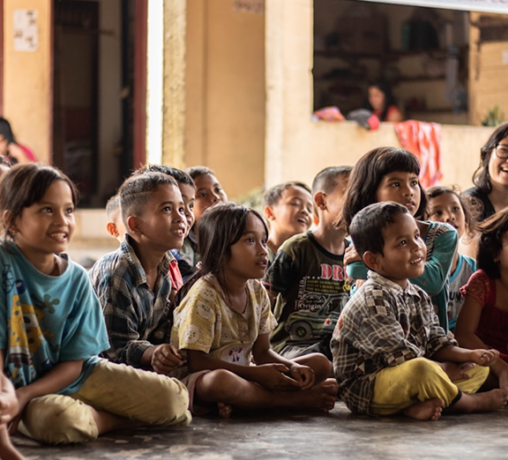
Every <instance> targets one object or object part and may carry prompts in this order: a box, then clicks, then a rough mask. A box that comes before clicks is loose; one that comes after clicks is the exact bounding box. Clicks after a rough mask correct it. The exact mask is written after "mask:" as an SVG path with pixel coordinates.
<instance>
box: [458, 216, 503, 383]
mask: <svg viewBox="0 0 508 460" xmlns="http://www.w3.org/2000/svg"><path fill="white" fill-rule="evenodd" d="M478 229H479V231H480V239H479V241H478V255H477V263H478V269H479V270H478V271H477V272H476V273H474V274H473V276H471V278H470V280H469V282H468V283H467V285H466V286H465V287H464V288H463V291H462V292H463V294H464V296H465V298H464V305H463V307H462V309H461V311H460V314H459V317H458V319H457V326H456V329H455V335H456V338H457V340H458V341H459V343H460V345H461V346H463V347H466V348H478V347H484V348H494V349H496V350H498V351H499V353H500V356H501V358H502V359H500V360H498V362H497V363H496V364H495V365H493V366H492V371H493V374H494V376H495V377H497V380H498V382H495V384H499V386H500V387H501V388H505V389H508V364H507V363H508V208H506V209H504V210H502V211H499V212H497V213H496V214H494V215H493V216H491V217H489V218H487V219H486V220H484V221H483V222H481V223H480V224H479V226H478ZM494 380H495V379H494Z"/></svg>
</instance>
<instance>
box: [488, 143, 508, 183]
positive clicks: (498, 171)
mask: <svg viewBox="0 0 508 460" xmlns="http://www.w3.org/2000/svg"><path fill="white" fill-rule="evenodd" d="M498 152H499V154H498ZM507 152H508V137H505V138H504V139H503V140H502V141H501V142H499V144H498V146H497V147H495V148H493V149H492V151H491V152H490V158H489V164H488V170H489V175H490V180H491V182H492V183H493V184H498V185H501V186H504V187H508V159H506V158H505V159H503V158H499V156H506V153H507Z"/></svg>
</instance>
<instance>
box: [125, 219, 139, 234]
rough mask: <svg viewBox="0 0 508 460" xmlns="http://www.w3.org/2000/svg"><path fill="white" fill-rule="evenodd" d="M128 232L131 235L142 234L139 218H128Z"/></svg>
mask: <svg viewBox="0 0 508 460" xmlns="http://www.w3.org/2000/svg"><path fill="white" fill-rule="evenodd" d="M127 231H128V232H131V233H140V232H141V228H140V226H139V218H138V217H137V216H129V217H127Z"/></svg>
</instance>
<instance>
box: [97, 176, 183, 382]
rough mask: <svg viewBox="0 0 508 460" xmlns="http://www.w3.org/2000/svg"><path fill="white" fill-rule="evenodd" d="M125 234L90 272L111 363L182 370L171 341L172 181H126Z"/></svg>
mask: <svg viewBox="0 0 508 460" xmlns="http://www.w3.org/2000/svg"><path fill="white" fill-rule="evenodd" d="M118 193H119V195H120V202H121V203H120V207H121V209H122V217H123V221H124V224H125V228H126V234H125V239H124V240H123V242H122V244H121V245H120V247H119V248H118V249H117V250H116V251H114V252H112V253H110V254H106V255H105V256H104V257H103V258H102V259H100V260H99V261H98V262H97V263H96V264H95V265H94V266H93V267H92V269H91V270H90V278H91V280H92V284H93V286H94V288H95V291H96V293H97V295H98V297H99V300H100V302H101V305H102V308H103V310H104V316H105V319H106V327H107V330H108V335H109V340H110V344H111V348H110V349H109V350H107V351H106V352H105V353H104V354H105V356H107V357H108V358H109V359H110V360H111V361H114V362H117V363H125V364H130V365H132V366H134V367H139V368H143V369H150V370H154V371H155V372H158V373H161V374H169V373H170V372H171V371H172V370H173V369H174V368H175V367H178V366H179V365H181V364H182V361H181V356H180V353H179V352H178V350H176V349H175V348H174V347H172V346H171V345H169V341H170V336H171V319H172V317H171V305H170V294H171V282H170V279H169V276H168V270H169V262H170V255H169V254H168V251H169V250H170V249H174V248H179V247H180V246H181V245H182V242H183V238H184V236H185V231H186V228H187V227H186V224H185V215H184V204H183V200H182V194H181V193H180V190H179V188H178V185H177V183H176V181H175V180H174V179H173V178H172V177H170V176H168V175H166V174H162V173H156V172H147V173H144V174H139V175H136V176H132V177H130V178H129V179H127V180H126V181H125V182H124V183H123V185H122V186H121V187H120V191H119V192H118Z"/></svg>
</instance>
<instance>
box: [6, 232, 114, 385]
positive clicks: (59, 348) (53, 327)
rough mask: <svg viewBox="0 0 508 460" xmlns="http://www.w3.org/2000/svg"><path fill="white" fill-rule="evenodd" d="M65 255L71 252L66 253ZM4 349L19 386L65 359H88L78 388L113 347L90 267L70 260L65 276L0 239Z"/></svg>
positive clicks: (13, 378) (10, 370) (7, 371)
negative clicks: (44, 267) (35, 263)
mask: <svg viewBox="0 0 508 460" xmlns="http://www.w3.org/2000/svg"><path fill="white" fill-rule="evenodd" d="M64 257H65V258H66V256H64ZM0 273H1V275H2V282H1V286H0V315H1V316H0V349H2V350H4V353H5V362H4V372H5V374H6V375H7V376H8V377H9V378H10V379H11V380H12V382H13V384H14V386H15V387H16V388H19V387H23V386H26V385H29V384H31V383H33V382H34V381H36V380H37V379H39V378H41V377H42V376H44V374H46V373H47V372H49V371H50V370H51V369H52V368H53V366H55V365H56V364H58V363H60V362H62V361H74V360H83V369H82V371H81V375H80V376H79V377H78V379H77V380H75V381H74V382H72V383H71V384H70V385H68V386H67V387H65V388H63V389H62V390H60V391H59V392H58V393H59V394H73V393H75V392H76V391H78V390H79V388H80V387H81V386H82V385H83V383H84V382H85V380H86V379H87V377H88V376H89V375H90V373H91V372H92V370H93V368H94V367H95V365H96V364H97V362H98V361H99V359H100V358H99V357H98V356H97V355H98V354H99V353H100V352H102V351H103V350H107V349H108V348H109V342H108V335H107V332H106V327H105V325H104V318H103V316H102V311H101V306H100V303H99V300H98V299H97V296H96V295H95V293H94V291H93V288H92V285H91V284H90V281H89V280H88V275H87V273H86V271H85V270H84V269H83V268H82V267H80V266H79V265H77V264H75V263H73V262H72V261H70V260H68V264H67V267H66V268H65V270H64V272H63V273H62V274H61V275H60V276H48V275H45V274H43V273H41V272H39V271H38V270H37V269H36V268H35V267H34V266H33V265H32V264H31V263H30V262H29V261H28V260H27V259H26V257H25V256H24V255H23V254H22V252H21V251H20V250H19V249H18V248H17V246H15V245H14V244H12V243H10V242H2V243H0Z"/></svg>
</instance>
